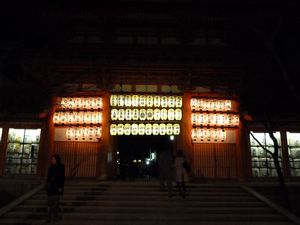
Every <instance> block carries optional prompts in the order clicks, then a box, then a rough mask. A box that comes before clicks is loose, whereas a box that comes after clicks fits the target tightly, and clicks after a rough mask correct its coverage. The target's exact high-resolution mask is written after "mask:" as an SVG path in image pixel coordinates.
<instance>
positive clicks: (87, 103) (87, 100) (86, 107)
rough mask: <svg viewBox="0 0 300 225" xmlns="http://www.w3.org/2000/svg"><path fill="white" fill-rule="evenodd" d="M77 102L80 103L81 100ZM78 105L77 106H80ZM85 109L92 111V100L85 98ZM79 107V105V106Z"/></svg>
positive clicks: (78, 99)
mask: <svg viewBox="0 0 300 225" xmlns="http://www.w3.org/2000/svg"><path fill="white" fill-rule="evenodd" d="M77 102H78V103H79V102H80V98H77ZM78 103H77V104H78ZM85 103H86V104H85V107H84V109H91V108H92V101H91V98H85ZM78 105H79V104H78Z"/></svg>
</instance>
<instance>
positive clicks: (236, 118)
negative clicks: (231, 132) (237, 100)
mask: <svg viewBox="0 0 300 225" xmlns="http://www.w3.org/2000/svg"><path fill="white" fill-rule="evenodd" d="M239 122H240V119H239V116H238V115H232V119H231V123H232V125H233V126H238V125H239Z"/></svg>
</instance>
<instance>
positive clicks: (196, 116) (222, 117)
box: [191, 112, 240, 127]
mask: <svg viewBox="0 0 300 225" xmlns="http://www.w3.org/2000/svg"><path fill="white" fill-rule="evenodd" d="M191 121H192V124H193V125H194V126H217V127H237V126H238V125H239V121H240V120H239V116H238V115H237V114H229V113H228V114H225V113H200V112H197V113H192V115H191Z"/></svg>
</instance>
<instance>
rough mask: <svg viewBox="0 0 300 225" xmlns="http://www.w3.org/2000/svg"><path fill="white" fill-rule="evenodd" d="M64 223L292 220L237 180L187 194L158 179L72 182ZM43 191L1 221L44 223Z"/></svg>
mask: <svg viewBox="0 0 300 225" xmlns="http://www.w3.org/2000/svg"><path fill="white" fill-rule="evenodd" d="M62 210H63V219H62V220H60V221H59V222H55V223H53V224H62V225H94V224H95V225H96V224H99V225H100V224H101V225H202V224H203V225H204V224H205V225H221V224H222V225H227V224H236V225H241V224H253V225H254V224H255V225H257V224H263V225H268V224H270V225H271V224H272V225H279V224H280V225H288V224H293V223H292V222H288V221H287V219H286V218H285V217H284V216H282V215H280V214H278V213H276V212H275V211H273V210H272V209H271V208H269V207H268V206H267V205H266V204H265V203H263V202H261V201H260V200H258V199H256V198H255V197H253V196H252V195H250V194H249V193H248V192H246V191H244V190H243V189H241V188H240V187H239V186H237V185H224V184H222V185H217V184H214V185H213V184H191V185H189V186H188V193H187V197H186V198H185V199H183V198H181V197H180V196H178V195H176V196H174V197H173V198H169V197H168V194H167V193H166V192H160V191H159V187H158V184H157V183H155V182H97V181H85V182H79V181H76V182H75V181H73V182H68V183H67V184H66V187H65V195H64V196H63V199H62ZM45 218H46V195H45V192H44V191H41V192H39V193H37V194H35V195H34V196H32V197H31V198H30V199H28V200H26V201H25V202H23V204H21V205H19V206H17V207H16V208H15V209H14V210H12V211H10V212H8V213H6V214H5V215H4V216H2V217H1V218H0V225H31V224H44V221H45Z"/></svg>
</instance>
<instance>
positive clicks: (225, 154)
mask: <svg viewBox="0 0 300 225" xmlns="http://www.w3.org/2000/svg"><path fill="white" fill-rule="evenodd" d="M193 151H194V157H193V158H194V174H195V176H196V177H197V178H201V177H204V178H222V179H223V178H225V179H231V178H236V176H237V175H236V174H237V173H236V145H235V144H223V143H221V144H208V143H203V144H194V145H193Z"/></svg>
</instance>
